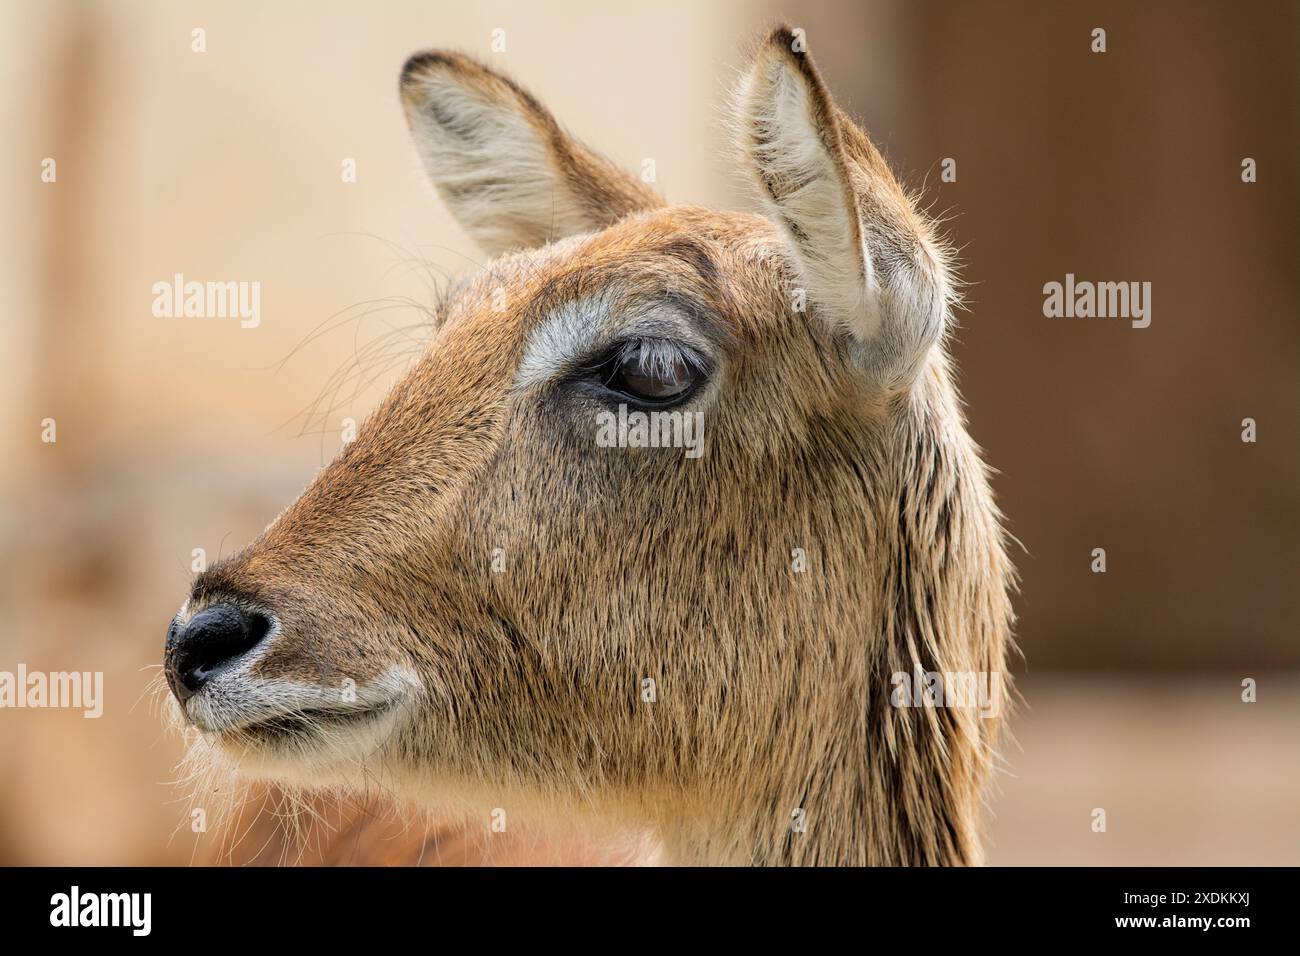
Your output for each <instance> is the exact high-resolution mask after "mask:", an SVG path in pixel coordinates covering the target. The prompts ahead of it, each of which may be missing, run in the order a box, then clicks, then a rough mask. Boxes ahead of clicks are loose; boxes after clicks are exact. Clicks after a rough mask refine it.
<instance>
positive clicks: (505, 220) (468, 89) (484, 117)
mask: <svg viewBox="0 0 1300 956" xmlns="http://www.w3.org/2000/svg"><path fill="white" fill-rule="evenodd" d="M401 93H402V105H403V106H404V107H405V110H406V119H407V122H408V123H409V124H410V127H411V135H412V137H413V138H414V140H415V145H416V149H417V150H418V151H419V154H420V159H421V160H422V161H423V163H424V168H425V170H426V171H427V172H428V174H429V178H430V179H431V180H432V181H433V185H434V186H435V187H437V190H438V193H439V194H440V195H441V196H442V198H443V201H444V202H446V204H447V206H448V207H449V208H450V209H451V211H452V214H453V215H454V216H455V217H456V219H457V220H458V221H459V222H460V224H461V225H462V226H463V227H464V228H465V230H466V231H467V232H468V233H469V234H470V235H471V236H473V237H474V239H475V240H476V241H477V242H478V244H479V245H480V246H481V247H482V248H483V249H484V251H486V252H488V253H489V254H490V255H497V254H498V253H501V252H505V251H507V250H510V249H519V248H526V247H533V246H541V245H544V244H546V243H547V242H550V241H551V240H553V239H558V238H561V237H563V236H568V235H573V234H575V233H580V232H590V231H592V230H596V229H603V228H604V227H606V226H608V225H610V224H612V223H614V222H617V221H618V220H619V219H621V218H622V217H624V216H626V215H627V214H629V213H633V212H638V211H641V210H644V209H653V208H655V207H658V206H662V205H663V200H662V199H660V198H659V196H658V195H657V194H655V192H654V191H653V190H651V189H649V188H647V187H646V186H644V185H643V184H642V183H640V182H638V181H637V180H636V179H634V178H633V177H632V176H630V175H628V174H627V173H624V172H622V171H621V170H619V169H617V168H616V167H615V166H614V165H613V164H612V163H610V162H609V161H608V160H606V159H604V158H602V157H600V156H598V155H597V154H595V153H593V152H592V151H591V150H589V149H587V148H586V147H585V146H583V145H582V144H581V143H579V142H577V141H576V140H574V139H572V138H571V137H569V136H568V135H567V134H565V132H564V131H563V130H562V129H560V126H559V124H558V123H556V121H555V119H554V117H552V116H551V114H550V113H549V112H547V111H546V109H545V108H543V107H542V105H541V104H540V103H538V102H537V100H535V99H533V97H532V96H531V95H529V94H528V93H527V92H526V91H525V90H522V89H520V88H519V87H518V86H516V85H515V84H514V83H512V82H511V81H510V80H508V79H506V78H505V77H504V76H502V75H500V74H499V73H494V72H493V71H492V70H489V69H488V68H487V67H485V66H482V65H481V64H479V63H476V62H475V61H474V60H471V59H470V58H468V57H465V56H461V55H460V54H457V53H445V52H442V51H436V50H432V51H429V52H426V53H417V54H416V55H415V56H413V57H411V58H410V59H409V60H407V61H406V66H405V67H403V69H402V80H401Z"/></svg>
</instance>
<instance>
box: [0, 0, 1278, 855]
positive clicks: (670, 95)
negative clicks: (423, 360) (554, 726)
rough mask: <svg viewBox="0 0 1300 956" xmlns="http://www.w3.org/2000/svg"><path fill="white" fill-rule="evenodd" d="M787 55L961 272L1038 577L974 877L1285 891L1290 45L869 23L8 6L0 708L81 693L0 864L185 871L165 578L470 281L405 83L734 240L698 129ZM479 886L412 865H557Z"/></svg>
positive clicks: (1080, 15)
mask: <svg viewBox="0 0 1300 956" xmlns="http://www.w3.org/2000/svg"><path fill="white" fill-rule="evenodd" d="M777 18H784V19H787V20H789V21H790V22H791V23H792V25H794V26H799V27H802V28H804V29H805V30H806V32H807V36H808V42H809V47H810V49H811V51H812V52H813V54H814V56H815V57H816V59H817V61H818V63H819V65H820V66H821V68H822V70H823V72H824V74H825V75H826V79H827V81H828V83H829V85H830V86H831V89H832V90H833V91H834V93H835V95H836V96H837V97H838V99H839V102H840V103H841V105H842V106H844V107H845V108H846V109H848V110H849V111H850V112H851V113H852V114H854V115H855V116H857V117H858V118H859V119H860V120H861V121H862V122H863V124H864V125H865V126H866V128H867V129H868V130H869V131H870V132H871V133H872V135H873V136H874V137H875V139H876V140H877V142H878V143H879V144H880V145H881V147H882V148H883V149H884V150H885V152H886V154H887V155H888V156H889V158H890V159H891V161H892V163H893V165H894V167H895V169H896V170H897V171H898V172H899V174H900V176H901V177H902V178H903V179H904V180H905V181H906V182H908V183H910V184H912V185H914V186H917V187H921V186H924V189H925V196H926V198H927V200H928V201H929V202H931V203H932V210H933V211H934V212H935V213H939V214H944V215H946V216H949V217H951V219H950V222H949V226H948V228H949V232H950V234H951V236H952V238H953V239H954V240H955V241H956V242H957V243H958V244H960V245H961V246H962V247H963V258H964V261H965V273H964V274H965V277H966V278H967V279H968V280H969V281H970V282H971V283H972V286H971V288H970V289H969V296H968V298H969V311H968V312H966V313H964V314H962V315H961V316H960V322H961V326H962V327H961V329H960V330H959V331H958V333H957V335H956V338H955V343H954V349H955V352H956V356H957V359H958V362H959V364H960V367H961V370H962V384H963V390H964V394H965V397H966V399H967V401H968V404H969V413H970V418H971V429H972V432H973V433H974V435H975V437H976V440H977V441H979V442H980V443H981V444H982V445H983V446H984V448H985V449H986V451H987V454H988V458H989V460H990V462H991V463H993V464H994V465H995V466H996V467H997V468H998V469H999V470H1000V472H1001V474H1000V475H999V477H998V478H997V480H996V483H995V488H996V490H997V492H998V494H999V497H1000V501H1001V503H1002V505H1003V508H1004V510H1005V511H1006V512H1007V514H1008V516H1009V520H1010V527H1011V530H1012V532H1013V533H1014V534H1015V535H1016V536H1017V538H1018V539H1019V540H1020V541H1021V542H1023V544H1024V547H1025V549H1026V550H1025V551H1024V552H1022V553H1018V554H1017V563H1018V565H1019V567H1020V569H1021V572H1022V577H1023V582H1022V590H1023V593H1022V595H1021V597H1020V599H1019V600H1018V602H1017V607H1018V611H1019V613H1020V616H1021V617H1020V624H1019V628H1018V634H1019V642H1020V645H1021V647H1022V649H1023V651H1024V654H1025V659H1026V660H1025V663H1024V664H1023V665H1022V666H1020V667H1019V668H1018V669H1019V670H1020V671H1021V672H1022V674H1021V677H1020V688H1021V690H1022V692H1023V694H1024V696H1025V700H1026V703H1025V706H1024V708H1023V709H1022V712H1021V713H1020V714H1019V716H1018V717H1017V719H1016V720H1015V721H1014V724H1013V730H1014V732H1015V734H1016V736H1017V738H1018V741H1019V746H1018V747H1017V746H1013V747H1011V748H1010V749H1009V750H1008V754H1007V762H1008V768H1009V773H1008V775H1007V776H1006V777H1004V779H1003V780H1002V782H1001V787H1000V791H1001V792H1000V793H999V794H998V795H997V796H996V797H995V798H994V799H993V801H992V807H993V810H994V811H995V814H996V818H995V820H994V822H993V825H992V843H991V849H990V858H991V861H992V862H994V863H1005V864H1016V863H1048V864H1052V863H1120V864H1131V863H1192V864H1208V863H1291V864H1295V863H1300V815H1298V814H1297V810H1296V807H1297V805H1300V740H1298V738H1297V724H1298V722H1300V676H1298V672H1297V666H1298V665H1300V653H1298V651H1300V597H1298V594H1300V589H1298V588H1297V587H1296V584H1297V569H1298V568H1297V560H1296V557H1295V554H1296V551H1295V549H1296V543H1297V541H1300V533H1298V532H1300V507H1298V505H1300V492H1298V491H1297V488H1300V451H1298V450H1297V442H1296V437H1297V435H1298V434H1300V427H1298V426H1300V421H1298V420H1297V416H1298V415H1300V374H1298V372H1300V321H1298V320H1297V301H1300V280H1298V279H1297V269H1296V265H1297V261H1298V255H1297V254H1298V253H1300V229H1298V227H1297V224H1298V223H1300V164H1297V162H1296V154H1297V147H1298V146H1300V143H1298V142H1297V139H1298V138H1300V58H1298V57H1297V56H1296V49H1297V41H1300V8H1298V7H1297V6H1296V5H1294V4H1291V3H1284V2H1278V3H1248V4H1229V3H1222V4H1211V3H1173V2H1168V3H1144V4H1141V5H1137V4H1128V3H1124V4H1120V3H1115V4H1087V5H1084V4H1075V5H1071V4H1040V3H1031V2H1023V3H965V2H961V3H959V2H953V3H904V2H873V3H864V2H861V0H844V2H840V3H832V2H821V3H800V4H797V5H793V6H791V7H785V8H783V5H782V4H781V3H780V2H777V0H762V2H758V0H754V2H741V0H727V2H722V3H716V4H697V3H691V2H687V0H680V2H660V3H655V4H650V5H617V6H609V5H601V4H596V3H583V2H573V0H571V2H557V3H548V4H525V3H518V4H514V3H487V4H481V5H474V7H473V9H469V8H468V5H464V4H450V3H444V2H441V0H424V2H412V0H402V2H392V3H385V4H366V5H363V4H358V3H324V4H313V5H311V6H310V7H302V6H295V5H289V4H271V5H263V4H255V3H251V2H234V3H230V2H227V3H187V4H171V3H163V2H161V0H159V2H138V3H108V2H88V3H87V2H77V3H73V2H64V3H48V4H43V5H32V4H22V3H17V2H4V3H0V78H2V79H3V83H0V104H2V108H0V136H2V137H3V139H4V141H5V142H6V143H7V144H8V146H7V147H6V148H5V149H4V150H0V197H2V201H3V208H4V216H3V218H2V219H0V281H2V282H3V288H4V291H5V295H6V299H7V305H8V308H7V309H6V313H5V317H4V320H3V323H2V324H0V383H2V384H0V388H2V389H3V401H2V402H0V437H3V441H4V449H5V452H6V454H5V459H4V461H5V465H4V468H3V471H2V472H0V485H2V490H3V495H2V496H0V502H2V504H0V509H2V510H0V670H14V669H15V668H16V667H17V665H18V663H19V662H23V663H26V664H27V665H28V666H29V667H30V668H32V669H39V670H50V671H57V670H99V671H103V672H104V673H105V685H106V690H105V697H106V703H105V714H104V716H103V717H102V718H100V719H98V720H87V719H83V718H82V717H81V715H80V713H69V712H62V711H53V710H45V711H0V781H3V783H2V784H0V863H94V864H98V863H110V862H125V863H149V862H182V863H183V862H187V861H189V860H190V859H191V856H192V854H194V853H195V841H194V839H193V837H192V835H191V834H190V833H189V828H188V818H187V817H185V807H186V805H187V803H186V800H185V799H184V793H183V791H180V790H177V789H176V788H175V787H173V786H172V785H170V783H169V781H170V780H171V779H172V778H173V771H172V767H173V766H174V764H175V762H176V760H177V758H178V756H179V743H178V741H177V740H175V739H173V738H172V737H170V736H168V735H167V734H166V733H165V732H164V731H163V730H162V728H161V725H160V723H159V721H158V719H157V717H156V715H155V714H154V712H153V707H152V706H151V703H150V698H149V697H148V696H147V695H144V690H145V686H146V684H147V683H148V681H149V679H150V678H151V676H152V675H153V670H152V669H151V668H152V667H153V666H154V665H155V664H156V662H157V661H158V659H159V656H160V650H161V646H162V640H163V634H164V630H165V628H166V624H167V622H168V620H169V619H170V617H171V615H172V614H173V613H174V611H175V608H176V606H177V605H178V604H179V602H180V600H181V599H182V597H183V594H184V591H185V588H186V584H187V582H188V580H189V578H190V570H189V569H190V564H191V561H192V560H193V559H192V551H193V549H195V548H203V549H205V550H206V552H207V555H208V557H209V560H211V559H213V558H215V557H216V555H217V554H218V553H219V552H223V551H224V552H229V551H230V550H232V549H235V548H238V547H239V546H241V545H242V544H243V543H244V542H245V541H247V540H248V539H249V538H250V537H252V536H253V535H254V534H256V533H257V532H258V531H259V530H260V529H261V528H262V527H263V526H264V525H265V524H266V523H267V522H268V521H269V520H270V519H271V518H273V517H274V515H275V514H276V513H277V512H278V511H279V510H280V508H282V507H283V506H284V505H285V504H287V503H288V501H289V500H291V499H292V497H293V496H294V495H295V494H296V493H297V492H298V491H299V490H300V489H301V487H302V486H303V485H304V484H305V483H306V481H307V480H308V479H309V478H310V477H311V475H312V473H313V472H314V471H315V469H317V468H318V467H319V466H320V465H321V464H323V463H324V462H325V461H327V460H328V459H329V457H330V456H331V455H332V454H333V453H334V451H336V450H337V448H338V445H339V430H340V428H341V426H342V421H343V419H344V418H345V417H353V418H356V419H357V420H360V419H361V418H362V416H363V415H364V414H365V412H366V411H367V410H368V409H369V408H370V407H371V405H372V404H373V403H374V402H375V400H376V399H377V398H378V396H379V395H380V394H382V391H383V389H384V387H385V386H386V385H387V384H389V383H390V382H391V381H392V380H393V379H394V378H395V377H396V376H397V374H399V372H400V368H401V360H402V357H403V354H404V353H403V349H404V348H405V347H407V346H408V345H409V344H411V343H414V342H418V337H419V333H418V328H417V327H418V323H419V321H420V319H421V315H420V312H419V310H418V308H416V307H415V306H414V305H413V304H412V302H415V303H418V302H427V301H429V300H430V298H431V293H430V289H429V285H428V283H429V278H430V276H431V275H433V276H437V275H439V274H448V275H456V274H463V273H464V272H465V271H466V270H468V269H471V268H473V263H474V262H475V261H477V258H478V257H477V253H476V251H475V250H474V248H473V246H472V245H471V244H470V243H469V241H468V239H467V238H466V237H465V236H464V235H462V234H461V233H460V231H459V230H458V229H457V227H456V226H455V225H454V223H452V222H451V220H450V218H449V217H448V215H447V213H446V212H445V211H444V210H443V209H442V208H441V206H440V205H439V203H438V201H437V199H436V198H435V197H434V196H433V194H432V192H431V190H430V189H429V188H428V187H427V186H426V185H425V184H424V181H423V179H422V175H421V173H420V171H419V169H418V167H417V164H416V160H415V157H414V154H413V152H412V150H411V148H410V146H409V144H408V142H407V135H406V129H405V123H404V121H403V118H402V116H401V111H400V109H399V107H398V103H397V97H396V93H395V88H396V77H397V71H398V69H399V68H400V66H401V63H402V62H403V60H404V58H405V57H406V56H407V55H408V54H409V53H411V52H412V51H414V50H416V49H418V48H421V47H427V46H434V45H445V46H452V47H456V48H459V49H463V50H465V51H467V52H471V53H475V54H477V55H479V56H481V57H483V58H484V59H486V60H488V61H489V62H491V63H492V64H493V65H495V66H497V67H499V68H503V69H505V70H507V71H509V72H511V73H512V74H514V75H515V76H517V77H518V78H519V79H520V80H521V81H522V82H523V83H524V84H525V85H527V86H528V87H529V88H530V89H532V90H533V91H534V92H535V93H537V94H538V95H539V97H540V98H541V99H542V100H543V101H544V102H546V103H547V104H548V105H550V106H551V107H552V109H553V110H554V111H555V112H556V114H557V115H558V116H559V118H560V119H561V121H562V122H564V123H565V124H566V125H567V126H568V127H569V128H570V129H571V130H572V131H573V132H575V133H576V134H577V135H579V136H580V137H582V138H583V139H585V140H587V141H589V142H591V143H592V144H593V145H595V146H597V147H598V148H600V149H601V150H603V151H604V152H606V154H608V155H610V156H611V157H612V158H614V159H615V160H616V161H617V162H619V163H620V164H621V165H623V166H625V167H627V168H629V169H638V168H640V166H641V162H642V160H643V159H646V158H652V159H654V161H655V166H656V170H657V174H658V183H657V186H658V187H659V188H660V189H661V190H662V191H663V192H664V193H666V194H667V195H668V197H669V198H670V199H672V200H675V201H683V202H694V203H700V204H712V205H719V206H730V207H735V206H741V205H744V204H746V202H747V201H746V198H745V195H744V192H743V190H742V189H741V188H740V187H739V184H738V183H737V182H736V181H735V180H734V179H733V176H732V171H731V170H730V168H729V167H730V165H731V164H730V162H729V161H728V158H727V156H728V153H727V150H726V148H725V138H724V135H723V131H722V129H721V127H720V123H719V120H720V118H721V115H722V103H723V99H724V97H723V92H724V89H725V88H726V86H727V84H728V83H729V82H730V81H731V79H732V78H733V77H734V75H735V70H736V69H737V68H738V67H739V65H740V64H741V63H743V52H744V49H745V47H746V45H747V44H748V42H749V41H750V40H751V39H752V38H753V37H754V36H755V35H756V34H758V33H759V32H760V31H761V30H762V29H764V28H765V27H766V26H768V25H770V24H771V23H772V22H773V21H775V20H776V19H777ZM1095 27H1102V28H1104V29H1105V30H1106V31H1107V52H1106V53H1104V54H1095V53H1092V52H1091V50H1090V43H1091V38H1090V32H1091V30H1092V29H1093V28H1095ZM195 28H201V29H203V30H205V31H206V43H207V52H205V53H194V52H192V51H191V43H192V32H191V31H192V30H194V29H195ZM494 30H503V31H504V39H505V44H506V49H505V51H504V52H499V53H494V52H493V51H492V40H493V35H494V34H493V31H494ZM497 36H498V37H499V36H500V34H497ZM47 157H50V158H53V159H54V160H55V161H56V163H57V177H58V178H57V182H55V183H43V182H42V181H41V163H42V160H43V159H45V158H47ZM1245 157H1251V158H1253V159H1255V161H1256V162H1257V165H1258V182H1256V183H1253V184H1246V183H1243V182H1242V180H1241V162H1242V159H1243V158H1245ZM945 158H952V159H955V160H956V170H957V179H956V181H955V182H942V181H941V180H940V168H941V163H942V161H943V159H945ZM347 159H353V160H355V162H356V169H357V181H356V182H355V183H346V182H343V180H342V177H341V175H340V173H341V168H342V164H343V162H344V161H345V160H347ZM178 272H180V273H184V275H185V276H186V278H187V279H197V280H200V281H204V280H221V281H260V282H261V285H262V304H261V306H262V308H261V311H262V316H261V324H260V326H259V327H258V328H256V329H241V328H240V327H239V323H238V321H237V320H234V319H160V318H155V317H154V316H153V315H152V314H151V304H152V298H153V296H152V293H151V286H152V284H153V283H154V282H157V281H167V280H169V279H170V277H171V276H172V275H173V274H174V273H178ZM1067 272H1072V273H1074V274H1075V275H1076V276H1077V277H1078V278H1079V279H1081V280H1083V279H1088V280H1093V281H1149V282H1151V283H1152V306H1153V310H1152V322H1151V326H1150V327H1149V328H1146V329H1133V328H1130V327H1129V323H1128V322H1127V321H1124V320H1118V319H1048V318H1045V317H1044V316H1043V314H1042V302H1043V293H1042V287H1043V285H1044V283H1046V282H1049V281H1063V280H1064V277H1065V274H1066V273H1067ZM318 330H319V331H321V332H322V334H321V335H320V336H319V337H315V338H313V337H312V334H313V332H314V331H318ZM385 336H387V337H385ZM286 359H287V361H285V360H286ZM358 360H359V361H358ZM392 363H396V364H392ZM386 365H387V366H390V367H387V368H386V367H385V366H386ZM47 417H52V418H54V419H55V420H56V421H57V429H58V431H57V435H58V440H57V442H56V443H55V444H45V443H42V441H41V438H40V436H41V420H42V419H44V418H47ZM1246 417H1250V418H1253V419H1255V420H1256V422H1257V423H1258V441H1257V442H1256V443H1254V444H1244V443H1243V442H1242V441H1241V439H1240V433H1241V420H1242V419H1243V418H1246ZM1094 548H1105V549H1106V555H1107V573H1105V574H1093V573H1091V571H1090V563H1091V560H1092V558H1091V551H1092V549H1094ZM1246 677H1252V678H1254V679H1256V680H1257V681H1258V685H1259V701H1258V703H1255V704H1249V705H1248V704H1243V703H1242V702H1241V700H1240V685H1241V681H1242V679H1243V678H1246ZM142 695H143V697H142ZM1094 807H1104V808H1106V810H1107V815H1108V832H1106V833H1103V834H1098V833H1093V832H1092V831H1091V829H1090V825H1089V824H1090V822H1091V817H1090V813H1091V811H1092V809H1093V808H1094ZM434 829H435V831H436V830H437V827H435V828H434ZM173 831H176V835H175V837H174V838H173V837H172V834H173ZM494 839H495V838H494ZM360 840H361V838H360V837H358V842H356V843H354V844H353V845H354V846H360V845H361V842H360ZM490 842H491V841H485V840H484V839H483V837H482V835H481V834H477V833H473V832H471V833H470V834H468V835H454V836H453V835H450V834H447V833H443V834H442V835H441V837H440V839H435V840H434V845H435V849H436V848H437V847H438V846H441V847H442V848H443V849H444V850H445V851H446V852H445V853H439V852H432V851H431V852H430V853H427V854H426V855H425V858H424V860H423V862H438V861H441V862H475V861H480V860H489V861H498V862H520V861H526V860H530V859H533V860H538V859H541V860H552V859H563V858H564V852H563V848H561V849H560V850H558V851H556V850H553V849H552V848H546V849H542V848H540V847H538V846H537V845H535V844H531V843H516V844H513V845H506V846H504V848H503V846H502V845H500V844H498V845H497V846H495V847H492V846H489V845H488V844H489V843H490ZM425 846H426V848H427V846H428V844H427V842H426V843H425ZM203 852H204V851H203V848H202V846H200V848H199V854H200V858H201V857H202V854H203ZM397 856H399V857H400V854H398V855H397ZM332 858H333V859H346V854H344V855H343V856H339V855H338V854H337V853H336V854H335V855H334V856H333V857H332ZM403 858H405V857H403Z"/></svg>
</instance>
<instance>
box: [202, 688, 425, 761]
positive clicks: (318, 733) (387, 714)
mask: <svg viewBox="0 0 1300 956" xmlns="http://www.w3.org/2000/svg"><path fill="white" fill-rule="evenodd" d="M418 693H419V684H418V681H417V680H416V678H415V675H413V674H411V673H409V672H406V671H403V670H401V669H398V668H392V669H390V670H389V671H387V672H385V673H384V674H382V675H380V676H379V677H377V678H375V679H374V680H370V681H366V682H365V683H363V684H361V685H360V686H357V687H355V694H353V695H350V696H349V697H348V698H340V694H339V691H338V690H335V689H331V688H326V687H320V686H313V685H306V684H300V683H296V682H290V681H284V680H266V681H256V680H249V679H248V678H247V676H246V675H241V674H237V673H232V674H227V675H221V676H219V677H218V678H217V679H216V680H214V681H212V682H211V683H209V684H208V685H207V686H205V687H204V688H203V689H202V690H201V691H199V693H197V694H195V695H193V696H192V697H190V698H189V699H188V700H186V701H185V703H184V704H183V705H181V708H180V710H181V712H182V714H183V717H184V720H185V722H186V723H188V724H189V725H190V726H191V727H192V728H194V729H195V730H197V731H198V732H199V733H200V735H201V737H202V738H203V739H206V740H207V742H208V743H209V745H212V746H215V747H216V748H217V749H219V750H222V751H225V752H226V753H227V754H228V755H230V756H232V757H234V758H236V759H237V760H239V761H240V762H243V761H245V760H246V759H248V758H257V759H262V760H265V759H270V760H273V761H276V762H283V761H286V760H287V761H289V762H290V763H299V762H301V761H302V760H304V759H309V760H311V761H313V762H316V761H319V760H322V759H327V760H330V759H332V760H357V759H366V758H368V757H370V756H375V755H378V754H379V753H380V752H382V751H384V750H385V749H386V747H387V744H388V743H389V742H390V740H391V739H392V737H393V736H394V734H396V733H398V732H399V731H400V730H401V728H402V727H403V726H405V723H406V721H405V720H404V719H403V715H404V714H409V712H410V710H411V708H410V707H409V704H410V703H411V701H412V699H413V697H414V696H415V695H417V694H418Z"/></svg>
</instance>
